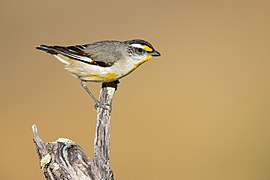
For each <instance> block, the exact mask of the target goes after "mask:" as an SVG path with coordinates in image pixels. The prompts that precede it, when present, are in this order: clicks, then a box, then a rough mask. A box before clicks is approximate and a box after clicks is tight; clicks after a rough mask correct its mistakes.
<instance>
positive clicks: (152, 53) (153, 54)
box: [149, 50, 161, 56]
mask: <svg viewBox="0 0 270 180" xmlns="http://www.w3.org/2000/svg"><path fill="white" fill-rule="evenodd" d="M149 54H150V55H151V56H160V55H161V54H160V53H159V52H157V51H155V50H154V51H153V52H150V53H149Z"/></svg>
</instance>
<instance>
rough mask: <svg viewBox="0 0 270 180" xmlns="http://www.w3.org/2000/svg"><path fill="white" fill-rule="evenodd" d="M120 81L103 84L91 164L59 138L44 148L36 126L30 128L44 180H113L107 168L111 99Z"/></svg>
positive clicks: (75, 148) (77, 148) (74, 145)
mask: <svg viewBox="0 0 270 180" xmlns="http://www.w3.org/2000/svg"><path fill="white" fill-rule="evenodd" d="M118 83H119V81H115V82H111V83H103V84H102V88H101V90H100V96H99V99H100V104H101V105H100V107H98V108H97V122H96V135H95V141H94V159H93V161H90V160H89V159H88V158H87V156H86V155H85V153H84V152H83V150H82V149H81V147H80V146H79V145H77V144H75V143H74V142H73V141H71V140H69V139H65V138H59V139H58V140H56V141H54V142H49V143H46V144H44V143H43V142H42V140H41V138H40V137H39V135H38V131H37V127H36V125H33V126H32V130H33V133H34V143H35V144H36V149H37V153H38V156H39V160H40V166H41V169H42V170H43V172H44V175H45V177H46V179H47V180H60V179H61V180H63V179H64V180H66V179H74V180H77V179H78V180H113V179H114V177H113V172H112V170H111V167H110V158H109V155H110V119H111V110H112V98H113V95H114V93H115V90H116V89H117V84H118Z"/></svg>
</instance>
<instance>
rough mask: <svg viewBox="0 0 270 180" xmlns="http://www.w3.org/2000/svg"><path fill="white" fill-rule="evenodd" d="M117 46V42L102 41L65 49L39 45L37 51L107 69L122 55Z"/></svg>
mask: <svg viewBox="0 0 270 180" xmlns="http://www.w3.org/2000/svg"><path fill="white" fill-rule="evenodd" d="M117 45H119V42H117V41H103V42H97V43H93V44H86V45H75V46H66V47H64V46H47V45H40V46H39V47H37V49H40V50H43V51H46V52H48V53H50V54H53V55H57V54H61V55H63V56H66V57H68V58H71V59H74V60H78V61H81V62H84V63H88V64H92V65H97V66H102V67H109V66H112V65H113V64H114V63H115V62H116V61H117V60H119V59H120V58H121V57H122V53H121V52H120V51H119V50H118V49H117V47H119V46H117Z"/></svg>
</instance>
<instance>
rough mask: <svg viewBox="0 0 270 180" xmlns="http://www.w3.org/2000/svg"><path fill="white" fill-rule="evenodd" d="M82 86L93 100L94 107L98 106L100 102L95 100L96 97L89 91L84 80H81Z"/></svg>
mask: <svg viewBox="0 0 270 180" xmlns="http://www.w3.org/2000/svg"><path fill="white" fill-rule="evenodd" d="M81 85H82V87H83V88H84V89H85V91H86V92H87V93H88V94H89V95H90V96H91V98H92V99H93V100H94V101H95V108H96V109H97V107H99V106H100V102H99V101H98V100H97V98H96V97H95V96H94V95H93V94H92V93H91V91H90V90H89V89H88V87H87V83H86V82H84V81H81Z"/></svg>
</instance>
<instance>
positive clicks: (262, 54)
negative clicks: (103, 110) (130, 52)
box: [0, 0, 270, 180]
mask: <svg viewBox="0 0 270 180" xmlns="http://www.w3.org/2000/svg"><path fill="white" fill-rule="evenodd" d="M269 7H270V2H269V1H248V0H245V1H227V0H222V1H210V0H207V1H195V0H189V1H188V0H186V1H176V0H175V1H170V0H168V1H153V0H149V1H141V0H138V1H117V0H115V1H99V2H94V1H87V0H78V1H64V0H58V1H55V0H46V1H40V0H27V1H19V0H1V2H0V22H1V28H0V34H1V43H0V46H1V47H0V49H1V71H0V73H1V76H0V80H1V90H0V92H1V101H0V108H1V126H0V137H1V150H0V154H1V155H0V156H1V163H0V171H1V172H0V179H8V180H9V179H44V177H43V174H42V171H41V170H40V168H39V162H38V158H37V155H36V152H35V146H34V144H33V142H32V131H31V126H32V124H34V123H35V124H37V126H38V128H39V133H40V135H41V137H42V138H43V140H44V141H46V142H48V141H54V140H56V139H57V138H58V137H67V138H70V139H72V140H73V141H75V142H76V143H78V144H80V145H81V146H82V148H83V149H84V150H85V152H86V153H87V154H88V156H89V157H90V158H91V157H93V139H94V131H95V118H96V112H95V110H94V108H93V101H92V100H91V99H90V97H89V96H88V95H87V94H86V92H85V91H84V90H83V89H82V87H81V86H80V84H79V81H78V80H77V79H75V78H74V77H72V76H71V75H69V74H68V73H67V72H66V71H65V70H64V69H63V65H62V64H61V63H59V62H58V61H57V60H56V59H54V58H53V57H51V56H49V55H47V54H45V53H42V52H39V51H37V50H35V46H37V45H39V44H42V43H44V44H57V45H74V44H84V43H90V42H94V41H98V40H104V39H117V40H127V39H133V38H142V39H146V40H148V41H149V42H151V43H152V44H153V45H154V47H155V48H156V49H157V50H158V51H160V52H161V54H162V56H161V57H159V58H155V59H153V60H151V61H149V62H147V63H146V64H144V65H143V66H141V67H140V68H139V69H138V70H136V71H135V72H134V73H132V74H131V75H130V76H128V77H126V78H124V79H122V80H121V83H120V86H119V89H118V90H117V93H116V95H115V97H114V103H113V112H112V134H111V150H112V151H111V163H112V169H113V171H114V173H115V177H116V179H120V180H138V179H142V180H144V179H147V180H148V179H155V180H164V179H185V180H228V179H230V180H269V179H270V171H269V169H270V121H269V120H270V109H269V108H270V71H269V68H270V35H269V32H270V11H269ZM89 87H90V89H91V90H92V91H93V92H94V93H95V94H96V96H97V95H98V92H99V88H100V84H95V83H89Z"/></svg>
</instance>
